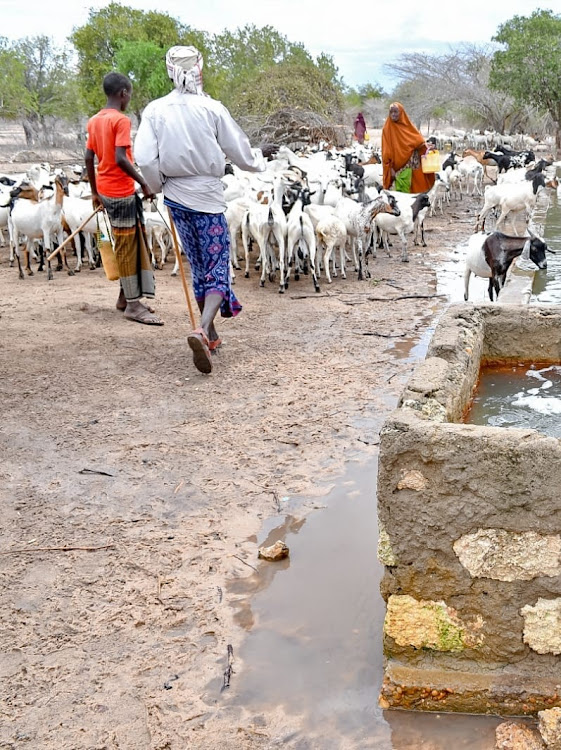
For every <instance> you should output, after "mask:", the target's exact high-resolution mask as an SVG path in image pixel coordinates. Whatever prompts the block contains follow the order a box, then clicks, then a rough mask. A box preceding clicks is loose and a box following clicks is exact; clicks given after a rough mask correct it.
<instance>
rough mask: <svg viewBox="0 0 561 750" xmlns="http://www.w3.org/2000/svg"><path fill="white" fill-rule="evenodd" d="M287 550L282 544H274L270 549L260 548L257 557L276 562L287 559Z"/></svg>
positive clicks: (279, 542)
mask: <svg viewBox="0 0 561 750" xmlns="http://www.w3.org/2000/svg"><path fill="white" fill-rule="evenodd" d="M288 554H289V549H288V547H287V546H286V544H285V543H284V542H281V541H278V542H275V543H274V544H273V545H271V546H270V547H260V548H259V554H258V555H257V556H258V557H262V558H263V560H270V561H271V562H276V561H277V560H284V558H285V557H288Z"/></svg>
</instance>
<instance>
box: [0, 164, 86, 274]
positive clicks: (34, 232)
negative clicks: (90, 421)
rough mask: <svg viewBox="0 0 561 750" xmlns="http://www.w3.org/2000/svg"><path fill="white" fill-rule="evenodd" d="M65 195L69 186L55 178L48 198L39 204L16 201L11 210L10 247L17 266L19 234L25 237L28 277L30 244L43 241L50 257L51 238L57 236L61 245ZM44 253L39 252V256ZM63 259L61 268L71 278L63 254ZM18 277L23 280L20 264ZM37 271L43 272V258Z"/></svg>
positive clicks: (59, 178) (71, 272)
mask: <svg viewBox="0 0 561 750" xmlns="http://www.w3.org/2000/svg"><path fill="white" fill-rule="evenodd" d="M66 192H68V186H67V183H66V181H65V179H64V178H63V177H60V176H59V177H57V178H56V180H55V191H54V194H53V195H52V196H51V197H50V198H45V199H44V200H42V201H39V202H38V203H34V202H33V201H26V200H18V201H16V203H15V205H14V208H13V209H12V212H11V216H10V222H11V225H12V238H11V241H12V244H13V248H14V251H15V252H16V255H17V256H18V265H19V237H20V234H22V235H25V236H26V237H27V247H26V265H25V268H26V271H27V273H28V275H29V276H32V275H33V271H32V270H31V266H30V264H29V259H30V254H31V251H32V241H33V240H35V239H40V240H42V241H43V248H44V251H45V252H46V253H47V255H49V254H50V253H51V251H52V235H56V237H57V241H58V244H59V245H60V244H61V243H62V237H63V234H62V222H61V213H62V202H63V199H64V194H65V193H66ZM42 255H43V250H42V251H41V256H42ZM62 257H63V260H64V265H65V266H66V268H67V270H68V274H69V275H70V276H73V275H74V271H71V270H70V268H69V267H68V262H67V260H66V253H65V252H64V250H63V251H62ZM48 268H49V271H48V278H49V280H50V279H52V278H53V275H52V270H51V264H50V262H49V263H48ZM19 270H20V278H23V272H22V270H21V265H20V269H19ZM38 270H39V271H42V270H43V258H42V257H41V264H40V266H39V269H38Z"/></svg>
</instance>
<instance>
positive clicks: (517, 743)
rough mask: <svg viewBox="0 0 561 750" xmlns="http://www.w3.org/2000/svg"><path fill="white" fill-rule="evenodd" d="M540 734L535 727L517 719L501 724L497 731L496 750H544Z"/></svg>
mask: <svg viewBox="0 0 561 750" xmlns="http://www.w3.org/2000/svg"><path fill="white" fill-rule="evenodd" d="M544 749H545V745H544V744H543V742H542V740H541V737H540V735H539V734H538V732H537V731H536V730H535V729H532V728H531V727H527V726H526V725H525V724H517V723H516V722H515V721H505V722H503V723H502V724H499V726H498V727H497V729H496V731H495V750H544Z"/></svg>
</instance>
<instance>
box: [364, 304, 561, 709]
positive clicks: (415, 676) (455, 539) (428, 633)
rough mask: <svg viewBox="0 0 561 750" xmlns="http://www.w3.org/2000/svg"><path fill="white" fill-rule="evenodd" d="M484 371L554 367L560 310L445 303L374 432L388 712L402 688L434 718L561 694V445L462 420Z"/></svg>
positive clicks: (527, 705) (558, 356) (531, 433)
mask: <svg viewBox="0 0 561 750" xmlns="http://www.w3.org/2000/svg"><path fill="white" fill-rule="evenodd" d="M488 362H493V363H499V362H500V363H505V362H507V363H508V362H528V363H530V362H539V363H561V307H560V306H547V307H538V306H535V307H534V306H522V305H516V306H515V305H501V304H488V305H480V306H472V305H458V306H455V307H451V308H449V310H448V311H447V312H446V313H445V314H444V315H443V316H442V318H441V320H440V322H439V323H438V325H437V327H436V329H435V332H434V335H433V338H432V341H431V343H430V345H429V347H428V352H427V358H426V360H424V361H423V362H421V363H420V364H419V365H418V367H417V368H416V369H415V371H414V373H413V375H412V377H411V379H410V380H409V382H408V383H407V385H406V387H405V389H404V391H403V393H402V396H401V398H400V401H399V406H398V408H397V409H396V410H395V411H394V412H393V413H392V414H391V415H390V417H389V418H388V419H387V421H386V423H385V425H384V427H383V429H382V431H381V438H380V461H379V473H378V516H379V519H380V526H381V530H382V535H381V538H383V545H382V561H383V562H384V563H385V565H386V568H385V574H384V577H383V579H382V583H381V591H382V595H383V597H384V598H385V600H386V601H390V600H391V602H392V604H391V607H390V608H389V614H388V618H389V619H388V620H387V622H386V626H385V629H384V631H385V635H384V652H385V656H386V668H385V674H386V688H387V689H386V688H385V690H386V693H387V692H388V690H389V689H390V688H391V690H390V693H391V695H390V694H386V693H384V692H383V694H382V699H383V701H385V702H387V703H389V704H390V705H394V703H392V701H394V702H395V700H396V699H395V696H394V693H395V694H396V695H402V694H403V693H399V692H398V691H397V688H398V687H400V686H401V687H402V689H403V685H405V686H406V687H407V690H408V691H409V692H408V693H407V695H409V696H410V699H408V701H407V703H408V706H407V707H414V708H425V709H426V710H438V711H442V710H456V711H469V712H480V713H485V712H488V711H490V712H493V711H501V712H504V713H510V714H517V713H518V714H526V713H533V712H535V711H537V710H539V709H540V708H544V707H550V706H551V705H554V704H555V705H557V691H558V690H559V695H561V688H558V687H557V686H558V685H561V655H558V651H559V650H560V648H561V647H560V646H559V644H560V643H561V640H560V639H559V637H558V635H557V631H558V630H559V623H560V622H561V565H559V562H558V560H557V557H558V556H559V554H558V548H559V546H560V545H561V502H560V493H561V489H560V471H561V470H560V467H561V440H558V439H556V438H553V437H549V436H546V435H542V434H540V433H539V432H537V431H535V430H530V429H506V428H498V427H486V426H479V425H473V424H463V423H462V421H461V420H462V415H463V414H464V412H465V409H466V407H467V406H468V404H469V403H470V400H471V397H472V393H473V389H474V388H475V386H476V383H477V379H478V374H479V369H480V366H481V364H483V363H488ZM487 550H488V551H487ZM526 554H528V555H532V560H531V561H528V560H526V558H525V555H526ZM553 558H555V559H553ZM552 600H555V606H554V605H553V604H552V603H551V602H552ZM557 602H559V605H558V604H557ZM542 612H547V613H549V614H550V615H551V616H550V617H548V618H546V617H542V616H541V614H540V613H542ZM398 665H399V668H400V669H405V670H409V672H407V679H405V677H404V678H403V679H402V678H401V677H400V678H399V679H397V677H396V676H395V670H396V669H397V667H398ZM458 674H462V675H464V677H463V678H462V679H463V683H462V691H459V690H458V691H456V692H455V697H454V698H453V699H452V698H450V697H449V696H450V694H449V693H447V692H446V691H447V688H448V687H450V680H452V679H453V678H454V675H458ZM400 675H401V673H400ZM454 679H455V678H454ZM431 680H432V682H431ZM388 686H389V688H388ZM427 686H428V687H430V688H431V689H430V691H429V693H430V696H429V695H428V694H427V691H426V688H427ZM432 691H437V692H436V694H435V695H434V696H433V695H432ZM441 693H445V695H444V696H441ZM554 695H555V697H554ZM392 696H393V697H392ZM530 697H533V701H531V700H530ZM390 698H391V700H390ZM433 698H437V700H433ZM548 701H551V702H548ZM396 705H399V706H401V707H406V706H405V705H404V703H403V699H401V700H400V701H397V703H396Z"/></svg>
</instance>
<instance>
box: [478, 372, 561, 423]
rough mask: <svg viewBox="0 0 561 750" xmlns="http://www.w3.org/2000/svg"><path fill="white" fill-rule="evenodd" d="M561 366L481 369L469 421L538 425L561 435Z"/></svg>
mask: <svg viewBox="0 0 561 750" xmlns="http://www.w3.org/2000/svg"><path fill="white" fill-rule="evenodd" d="M560 415H561V367H560V366H558V365H553V366H552V365H544V366H542V367H540V366H539V365H532V366H528V365H527V364H526V365H508V366H504V367H484V368H482V369H481V372H480V377H479V382H478V385H477V390H476V393H475V396H474V398H473V402H472V405H471V407H470V410H469V412H468V413H467V415H466V418H465V421H466V422H470V423H472V424H481V425H489V426H491V427H520V428H523V429H534V430H538V431H539V432H542V433H544V434H545V435H550V436H552V437H558V438H559V437H561V419H560V418H559V417H560Z"/></svg>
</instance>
